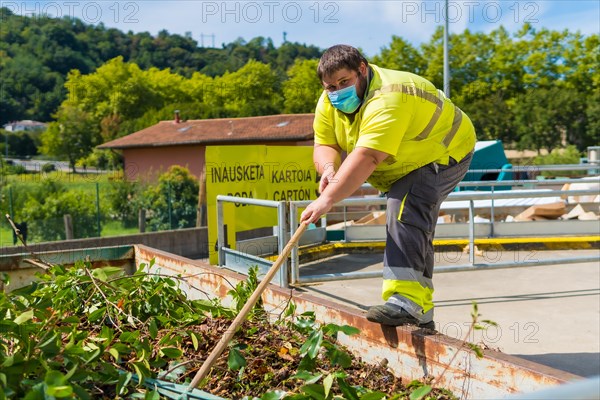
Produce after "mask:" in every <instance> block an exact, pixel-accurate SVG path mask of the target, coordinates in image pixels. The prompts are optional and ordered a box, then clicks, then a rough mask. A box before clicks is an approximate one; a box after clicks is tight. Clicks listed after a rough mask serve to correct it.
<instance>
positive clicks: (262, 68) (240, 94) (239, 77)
mask: <svg viewBox="0 0 600 400" xmlns="http://www.w3.org/2000/svg"><path fill="white" fill-rule="evenodd" d="M214 89H215V90H214V93H212V94H210V95H209V98H208V104H207V105H208V106H209V107H211V106H216V107H217V108H220V109H222V110H224V111H225V114H226V115H224V116H232V117H247V116H255V115H269V114H277V113H279V112H281V103H282V100H283V98H282V96H281V80H280V78H279V76H278V74H277V73H276V72H275V71H273V70H272V69H271V67H270V66H269V65H267V64H262V63H260V62H258V61H254V60H251V61H249V62H248V63H247V64H246V65H244V66H243V67H242V68H241V69H239V70H238V71H236V72H232V73H227V74H225V75H223V76H221V77H217V78H215V80H214Z"/></svg>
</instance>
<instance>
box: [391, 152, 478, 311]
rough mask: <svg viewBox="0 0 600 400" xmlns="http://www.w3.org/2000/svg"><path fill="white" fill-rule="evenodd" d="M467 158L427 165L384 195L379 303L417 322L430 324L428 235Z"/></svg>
mask: <svg viewBox="0 0 600 400" xmlns="http://www.w3.org/2000/svg"><path fill="white" fill-rule="evenodd" d="M471 159H472V153H470V154H468V155H467V156H465V157H464V158H463V159H462V160H461V161H460V162H456V161H455V160H454V159H452V158H450V163H449V165H439V164H436V163H430V164H427V165H425V166H423V167H421V168H419V169H416V170H414V171H412V172H410V173H409V174H408V175H406V176H404V177H402V178H400V179H399V180H398V181H396V182H395V183H394V184H393V185H392V187H391V189H390V191H389V192H388V193H387V217H386V219H387V235H386V236H387V238H386V247H385V253H384V259H383V279H384V285H383V299H384V300H387V301H389V302H392V303H395V304H397V305H400V306H402V307H403V308H404V309H405V310H406V311H408V312H409V313H411V315H413V316H414V317H415V318H418V319H419V321H420V322H422V323H427V322H429V321H431V320H432V319H433V300H432V294H433V282H432V277H433V263H434V251H433V235H434V232H435V227H436V224H437V219H438V214H439V211H440V206H441V204H442V202H443V201H444V200H445V199H446V197H448V194H450V193H451V192H452V191H453V190H454V189H455V188H456V185H458V183H459V182H460V181H461V180H462V179H463V178H464V176H465V174H466V173H467V170H468V168H469V165H470V163H471Z"/></svg>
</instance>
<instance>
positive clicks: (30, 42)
mask: <svg viewBox="0 0 600 400" xmlns="http://www.w3.org/2000/svg"><path fill="white" fill-rule="evenodd" d="M0 20H1V24H0V74H1V75H0V79H1V81H2V96H0V125H3V124H5V123H6V122H8V121H9V120H21V119H33V120H38V121H50V120H52V114H53V113H54V112H56V111H57V109H58V106H59V105H60V103H61V102H62V101H63V100H64V99H65V95H66V93H67V90H66V88H65V86H64V84H65V80H66V77H67V73H68V72H69V71H71V70H73V69H76V70H78V71H79V72H81V73H82V74H88V73H90V72H93V71H95V70H96V69H97V68H98V67H99V66H101V65H102V64H104V63H105V62H106V61H108V60H111V59H113V58H115V57H122V59H123V60H124V61H125V62H131V63H135V64H137V65H138V66H139V67H140V68H141V69H148V68H151V67H156V68H158V69H166V68H169V69H170V70H171V71H172V72H173V73H176V74H179V75H182V76H185V77H190V76H191V75H192V74H193V73H194V72H200V73H202V74H205V75H208V76H211V77H213V76H218V75H223V74H224V73H226V72H227V71H230V72H233V71H237V70H238V69H240V68H241V67H243V66H244V65H245V64H246V63H247V62H248V61H249V60H251V59H252V60H257V61H260V62H262V63H266V64H270V65H271V66H273V68H274V69H275V70H276V71H278V73H279V74H282V75H283V74H284V73H285V71H286V70H287V68H288V67H289V66H290V65H292V64H293V63H294V60H295V59H297V58H298V57H302V58H318V57H319V56H320V54H321V51H320V49H319V48H318V47H316V46H310V45H304V44H298V43H289V42H288V43H285V44H283V45H282V46H280V47H279V48H275V46H274V45H273V42H272V41H271V39H266V38H263V37H257V38H254V39H252V40H250V41H248V42H246V41H244V40H243V39H239V40H237V41H236V42H233V43H229V44H226V45H224V46H223V47H222V48H203V47H199V46H198V43H197V42H196V41H195V40H193V39H192V38H189V37H185V36H181V35H176V34H169V33H168V32H167V31H161V32H159V34H158V35H157V36H152V35H150V34H149V33H147V32H144V33H132V32H131V31H130V32H128V33H124V32H122V31H120V30H118V29H114V28H107V27H105V26H104V25H102V24H99V25H90V24H86V23H84V22H82V21H81V20H79V19H76V18H71V17H64V18H60V19H56V18H49V17H45V16H34V17H31V16H19V15H14V14H13V13H12V12H11V11H10V10H9V9H8V8H0Z"/></svg>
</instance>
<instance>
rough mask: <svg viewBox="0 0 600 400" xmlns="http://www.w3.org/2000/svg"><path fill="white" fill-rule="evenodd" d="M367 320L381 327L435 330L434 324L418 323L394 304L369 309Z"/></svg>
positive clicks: (431, 322)
mask: <svg viewBox="0 0 600 400" xmlns="http://www.w3.org/2000/svg"><path fill="white" fill-rule="evenodd" d="M367 319H368V320H369V321H371V322H377V323H379V324H381V325H388V326H400V325H409V324H410V325H417V326H418V327H419V328H425V329H431V330H435V322H433V321H429V322H425V323H420V322H419V320H418V319H416V318H415V317H413V316H412V315H410V314H409V313H408V312H407V311H406V310H404V308H402V307H400V306H397V305H395V304H389V303H386V304H382V305H377V306H373V307H371V308H369V311H367Z"/></svg>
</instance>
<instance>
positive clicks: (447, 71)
mask: <svg viewBox="0 0 600 400" xmlns="http://www.w3.org/2000/svg"><path fill="white" fill-rule="evenodd" d="M445 10H446V12H445V13H444V14H445V15H444V94H445V95H446V97H450V65H449V64H448V63H449V62H448V0H446V4H445Z"/></svg>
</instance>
